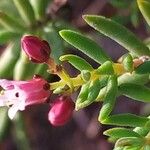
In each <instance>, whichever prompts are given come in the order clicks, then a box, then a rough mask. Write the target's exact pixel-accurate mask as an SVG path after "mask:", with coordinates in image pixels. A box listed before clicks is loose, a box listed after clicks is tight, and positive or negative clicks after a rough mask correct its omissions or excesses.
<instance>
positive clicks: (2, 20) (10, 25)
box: [0, 12, 25, 33]
mask: <svg viewBox="0 0 150 150" xmlns="http://www.w3.org/2000/svg"><path fill="white" fill-rule="evenodd" d="M0 25H2V26H3V27H4V28H5V29H6V30H8V31H10V32H17V33H18V32H23V31H24V30H25V29H24V27H23V26H21V25H20V24H19V23H18V22H17V21H16V20H15V19H14V18H12V17H10V16H8V15H7V14H5V13H3V12H0Z"/></svg>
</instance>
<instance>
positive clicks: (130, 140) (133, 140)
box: [115, 137, 145, 147]
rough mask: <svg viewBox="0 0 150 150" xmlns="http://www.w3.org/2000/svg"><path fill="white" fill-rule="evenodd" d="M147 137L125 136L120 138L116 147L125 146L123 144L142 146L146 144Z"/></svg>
mask: <svg viewBox="0 0 150 150" xmlns="http://www.w3.org/2000/svg"><path fill="white" fill-rule="evenodd" d="M144 142H145V139H144V138H138V137H123V138H120V139H119V140H118V141H117V142H116V144H115V147H123V146H133V147H134V146H136V147H138V146H142V145H144Z"/></svg>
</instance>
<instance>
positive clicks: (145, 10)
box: [137, 0, 150, 26]
mask: <svg viewBox="0 0 150 150" xmlns="http://www.w3.org/2000/svg"><path fill="white" fill-rule="evenodd" d="M137 3H138V6H139V9H140V11H141V13H142V15H143V16H144V18H145V20H146V21H147V23H148V25H149V26H150V1H149V0H137Z"/></svg>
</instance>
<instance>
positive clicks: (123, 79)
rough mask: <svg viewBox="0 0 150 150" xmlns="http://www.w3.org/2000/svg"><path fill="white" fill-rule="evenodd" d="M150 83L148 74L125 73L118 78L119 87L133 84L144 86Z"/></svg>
mask: <svg viewBox="0 0 150 150" xmlns="http://www.w3.org/2000/svg"><path fill="white" fill-rule="evenodd" d="M148 81H149V75H148V74H142V75H141V74H136V73H132V74H131V73H125V74H123V75H121V76H119V78H118V85H121V84H124V83H133V84H139V85H143V84H145V83H147V82H148Z"/></svg>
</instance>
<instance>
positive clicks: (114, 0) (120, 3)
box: [109, 0, 132, 8]
mask: <svg viewBox="0 0 150 150" xmlns="http://www.w3.org/2000/svg"><path fill="white" fill-rule="evenodd" d="M131 2H132V1H131V0H126V1H120V0H110V2H109V3H111V4H112V5H113V6H114V7H117V8H127V7H129V6H130V4H131Z"/></svg>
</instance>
